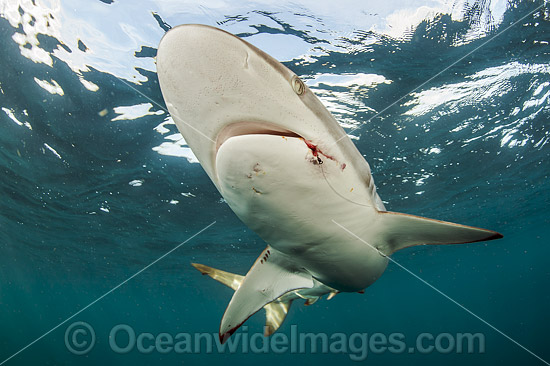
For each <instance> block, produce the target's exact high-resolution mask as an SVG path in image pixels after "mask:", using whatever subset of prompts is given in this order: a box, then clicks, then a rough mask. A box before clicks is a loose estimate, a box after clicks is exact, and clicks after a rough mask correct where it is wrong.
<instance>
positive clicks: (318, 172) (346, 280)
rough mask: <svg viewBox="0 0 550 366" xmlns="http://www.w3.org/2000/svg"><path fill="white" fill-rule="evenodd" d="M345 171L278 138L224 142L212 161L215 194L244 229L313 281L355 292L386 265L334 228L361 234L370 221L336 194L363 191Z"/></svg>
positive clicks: (296, 142) (366, 212) (299, 143)
mask: <svg viewBox="0 0 550 366" xmlns="http://www.w3.org/2000/svg"><path fill="white" fill-rule="evenodd" d="M345 169H346V167H345V166H344V165H343V164H342V162H338V161H334V160H331V158H330V157H327V156H326V155H322V154H317V156H315V152H314V151H312V149H311V148H310V147H308V145H307V144H306V142H305V141H304V140H303V139H300V138H296V137H284V136H279V135H242V136H235V137H231V138H229V139H228V140H227V141H225V142H224V143H223V144H222V146H221V147H220V148H219V150H218V152H217V156H216V174H217V177H218V180H219V184H220V190H221V193H222V195H223V197H224V198H225V200H226V201H227V203H228V204H229V206H230V207H231V208H232V209H233V211H235V213H236V214H237V215H238V216H239V218H240V219H241V220H242V221H243V222H244V223H245V224H246V225H248V226H249V227H250V228H251V229H252V230H254V231H255V232H256V233H258V235H260V237H262V239H264V240H265V241H266V242H267V243H269V244H270V245H271V246H272V247H273V248H275V249H276V250H278V251H281V252H282V253H285V254H287V255H288V256H289V260H294V261H296V262H297V264H298V265H300V266H303V267H304V268H307V269H308V271H309V272H310V273H311V274H312V275H313V276H314V277H315V278H317V279H318V280H319V281H321V282H323V283H325V284H327V285H328V286H331V287H333V288H335V289H338V290H340V291H358V290H361V289H364V288H365V287H367V286H369V285H370V284H372V283H373V282H374V281H376V279H378V277H380V275H381V274H382V272H383V271H384V269H385V268H386V265H387V262H388V260H387V258H386V257H384V256H382V255H381V254H380V253H379V252H378V251H377V250H375V249H373V247H371V246H369V245H367V244H364V243H362V242H360V241H357V240H350V236H349V234H348V233H347V232H346V231H344V230H342V228H341V227H339V226H338V225H337V224H335V223H334V221H336V222H341V223H346V227H347V228H348V229H349V230H351V231H352V232H364V230H365V227H368V226H369V225H371V224H372V223H373V222H374V220H375V210H374V209H373V207H369V206H365V205H358V204H357V203H354V202H351V201H349V200H346V199H345V198H344V197H342V195H341V194H340V193H339V192H341V190H342V186H346V189H348V188H347V187H348V186H350V187H351V188H349V189H352V188H354V186H355V187H357V189H361V187H362V186H364V182H360V181H357V182H354V181H350V178H349V177H350V174H346V175H344V174H343V171H344V170H345ZM351 176H353V175H351ZM335 185H337V188H338V189H334V188H335ZM344 243H346V244H345V245H344Z"/></svg>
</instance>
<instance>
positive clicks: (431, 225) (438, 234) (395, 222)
mask: <svg viewBox="0 0 550 366" xmlns="http://www.w3.org/2000/svg"><path fill="white" fill-rule="evenodd" d="M376 227H377V229H378V230H377V232H378V235H377V237H376V244H377V247H378V249H379V250H380V251H381V252H382V253H384V254H386V255H390V254H392V253H394V252H396V251H398V250H400V249H403V248H406V247H410V246H413V245H423V244H463V243H473V242H476V241H485V240H493V239H500V238H502V234H499V233H497V232H496V231H492V230H486V229H480V228H477V227H473V226H465V225H460V224H454V223H452V222H445V221H439V220H433V219H427V218H425V217H420V216H414V215H407V214H402V213H397V212H384V211H383V212H380V214H379V216H378V220H377V226H376Z"/></svg>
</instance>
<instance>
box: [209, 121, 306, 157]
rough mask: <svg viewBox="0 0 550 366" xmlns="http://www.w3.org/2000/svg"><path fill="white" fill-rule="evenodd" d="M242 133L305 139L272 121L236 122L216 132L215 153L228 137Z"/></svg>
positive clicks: (241, 134)
mask: <svg viewBox="0 0 550 366" xmlns="http://www.w3.org/2000/svg"><path fill="white" fill-rule="evenodd" d="M243 135H274V136H282V137H296V138H302V139H304V140H306V139H305V138H304V137H303V136H300V135H298V134H297V133H296V132H293V131H290V130H287V129H285V128H283V127H280V126H277V125H276V124H274V123H269V122H236V123H232V124H230V125H228V126H226V127H225V128H224V129H223V130H222V131H221V132H220V133H219V134H218V138H217V139H216V153H217V152H218V150H219V149H220V146H222V145H223V143H224V142H226V141H227V140H228V139H230V138H231V137H235V136H243Z"/></svg>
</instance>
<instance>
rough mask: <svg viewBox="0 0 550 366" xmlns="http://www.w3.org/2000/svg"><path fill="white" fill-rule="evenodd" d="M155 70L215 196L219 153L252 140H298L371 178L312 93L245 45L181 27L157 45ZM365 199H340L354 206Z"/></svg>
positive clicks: (226, 36) (198, 28)
mask: <svg viewBox="0 0 550 366" xmlns="http://www.w3.org/2000/svg"><path fill="white" fill-rule="evenodd" d="M157 70H158V77H159V82H160V86H161V89H162V94H163V96H164V99H165V102H166V105H167V107H168V109H169V111H170V114H171V116H172V118H173V120H174V122H175V123H176V125H177V127H178V129H179V130H180V132H181V133H182V135H183V136H184V138H185V140H186V142H187V144H188V145H189V147H191V149H192V150H193V152H194V153H195V155H196V156H197V158H198V160H199V161H200V163H201V165H202V166H203V168H204V169H205V171H206V172H207V174H208V175H209V177H210V178H211V179H212V181H213V182H214V184H215V185H216V187H218V189H219V182H218V177H217V172H216V154H217V152H218V150H219V148H220V146H221V145H223V143H224V142H225V141H227V140H228V139H229V138H231V137H234V136H238V135H250V134H256V135H258V134H266V135H281V136H287V137H301V138H303V139H304V140H306V141H311V142H312V144H313V145H314V146H318V147H319V148H320V149H323V151H324V152H325V153H326V154H327V155H330V156H333V157H335V158H336V159H337V160H340V161H342V162H344V161H345V164H346V166H348V167H351V166H353V165H355V168H356V169H355V171H358V172H360V174H363V175H364V177H363V178H364V180H365V181H367V180H368V179H369V177H368V174H369V168H368V164H367V163H366V161H365V160H364V159H363V157H362V156H361V154H360V153H359V152H358V151H357V149H356V148H355V146H354V145H353V143H352V142H351V140H350V139H349V138H348V136H347V135H346V133H345V131H344V130H343V129H342V127H340V125H339V124H338V123H337V122H336V120H335V119H334V117H333V116H332V115H331V114H330V112H329V111H328V110H327V109H326V108H325V107H324V106H323V104H322V103H321V102H320V101H319V99H318V98H317V97H316V96H315V95H314V94H313V93H312V92H311V90H310V89H309V88H308V86H307V85H305V83H304V82H303V81H302V80H300V78H299V77H298V76H297V75H296V74H295V73H294V72H292V71H291V70H289V69H288V68H287V67H285V66H284V65H282V64H281V63H280V62H278V61H277V60H275V59H274V58H272V57H271V56H269V55H268V54H266V53H265V52H263V51H261V50H259V49H258V48H256V47H254V46H253V45H251V44H249V43H248V42H246V41H244V40H242V39H240V38H238V37H236V36H234V35H232V34H229V33H227V32H225V31H222V30H220V29H216V28H213V27H209V26H205V25H194V24H192V25H182V26H178V27H175V28H173V29H172V30H170V31H169V32H167V33H166V35H165V36H164V38H163V39H162V41H161V43H160V45H159V49H158V53H157ZM313 145H312V146H313ZM367 188H368V187H367ZM360 193H361V192H360V191H357V190H356V191H355V192H353V193H350V192H342V194H343V195H346V196H350V197H348V198H349V199H352V200H356V201H360V200H362V198H361V197H360ZM352 196H353V197H352Z"/></svg>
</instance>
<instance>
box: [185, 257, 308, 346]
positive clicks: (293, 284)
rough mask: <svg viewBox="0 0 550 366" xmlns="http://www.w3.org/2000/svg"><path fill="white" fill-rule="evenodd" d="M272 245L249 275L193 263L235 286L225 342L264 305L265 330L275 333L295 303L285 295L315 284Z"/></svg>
mask: <svg viewBox="0 0 550 366" xmlns="http://www.w3.org/2000/svg"><path fill="white" fill-rule="evenodd" d="M270 249H271V248H269V247H268V249H266V250H264V251H263V252H262V254H261V255H260V258H258V259H257V260H256V262H255V263H254V265H253V266H252V268H251V269H250V271H249V272H248V274H247V275H246V277H244V276H240V275H237V274H233V273H229V272H225V271H222V270H219V269H215V268H211V267H208V266H205V265H202V264H198V263H192V266H193V267H195V268H196V269H198V270H199V271H200V272H201V273H202V274H203V275H208V276H210V277H212V278H213V279H215V280H216V281H219V282H221V283H223V284H224V285H226V286H228V287H231V288H232V289H233V290H235V294H234V295H233V298H232V299H231V301H230V302H229V305H228V306H227V309H226V310H225V314H224V316H223V318H222V324H221V326H220V341H221V343H224V342H225V341H226V340H227V339H228V338H229V336H231V334H233V333H234V332H235V331H236V330H237V329H238V328H239V327H240V326H241V325H242V324H243V323H244V322H245V321H246V320H247V319H248V318H249V317H250V316H252V315H253V314H254V313H256V312H257V311H258V310H260V309H261V308H262V307H263V308H264V309H265V311H266V326H265V331H264V334H265V335H266V336H268V335H271V334H273V333H274V332H275V331H276V330H277V329H278V328H279V327H280V326H281V324H282V323H283V321H284V319H285V317H286V315H287V313H288V309H289V308H290V305H291V303H292V300H284V299H282V298H281V296H283V295H284V294H286V293H287V292H289V291H292V290H296V289H300V288H311V287H313V279H312V278H311V276H310V275H308V274H305V273H302V272H300V271H298V270H295V269H292V268H289V267H288V265H287V264H288V263H285V258H284V257H283V256H282V255H280V254H278V253H277V252H276V251H274V250H273V249H271V250H270Z"/></svg>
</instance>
